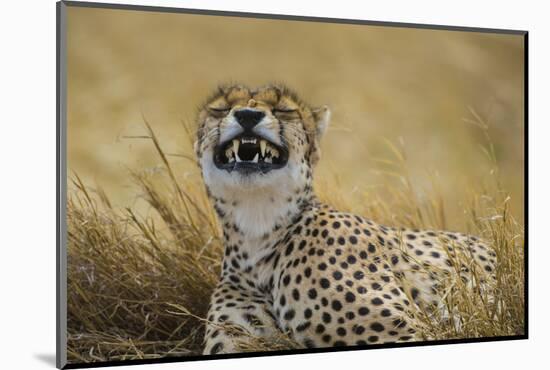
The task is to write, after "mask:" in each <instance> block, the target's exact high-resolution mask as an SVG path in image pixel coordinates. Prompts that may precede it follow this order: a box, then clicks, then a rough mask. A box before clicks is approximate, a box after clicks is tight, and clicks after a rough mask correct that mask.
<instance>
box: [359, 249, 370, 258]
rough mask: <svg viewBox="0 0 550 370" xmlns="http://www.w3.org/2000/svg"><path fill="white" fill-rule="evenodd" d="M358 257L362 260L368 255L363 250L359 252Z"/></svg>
mask: <svg viewBox="0 0 550 370" xmlns="http://www.w3.org/2000/svg"><path fill="white" fill-rule="evenodd" d="M359 257H360V258H361V259H363V260H366V259H367V257H368V255H367V252H365V251H361V252H359Z"/></svg>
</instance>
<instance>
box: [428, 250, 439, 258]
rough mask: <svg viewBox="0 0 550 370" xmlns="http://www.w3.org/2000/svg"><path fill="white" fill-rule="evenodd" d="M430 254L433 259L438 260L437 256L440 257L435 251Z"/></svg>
mask: <svg viewBox="0 0 550 370" xmlns="http://www.w3.org/2000/svg"><path fill="white" fill-rule="evenodd" d="M430 254H431V255H432V257H433V258H439V256H440V254H439V253H438V252H435V251H433V252H432V253H430Z"/></svg>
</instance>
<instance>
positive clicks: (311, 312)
mask: <svg viewBox="0 0 550 370" xmlns="http://www.w3.org/2000/svg"><path fill="white" fill-rule="evenodd" d="M312 315H313V311H311V308H306V309H305V310H304V317H305V318H306V319H309V318H310V317H311V316H312Z"/></svg>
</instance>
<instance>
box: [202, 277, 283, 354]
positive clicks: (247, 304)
mask: <svg viewBox="0 0 550 370" xmlns="http://www.w3.org/2000/svg"><path fill="white" fill-rule="evenodd" d="M271 307H272V302H271V301H270V298H269V297H266V296H265V295H264V294H262V293H259V292H255V291H248V290H243V289H242V287H240V286H235V285H234V284H232V283H228V282H221V283H220V284H218V286H217V287H216V289H215V290H214V293H213V294H212V297H211V301H210V309H209V311H208V322H207V325H206V334H205V347H204V351H203V354H205V355H206V354H216V353H235V352H243V351H245V349H243V347H244V348H246V345H247V343H250V341H251V340H252V339H253V338H270V337H275V336H276V335H277V334H280V333H281V331H280V330H279V328H278V326H277V324H276V321H275V318H274V316H273V314H272V312H271Z"/></svg>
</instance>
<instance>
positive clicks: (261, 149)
mask: <svg viewBox="0 0 550 370" xmlns="http://www.w3.org/2000/svg"><path fill="white" fill-rule="evenodd" d="M266 147H267V142H266V141H265V140H260V151H261V152H262V157H265V150H266Z"/></svg>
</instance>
